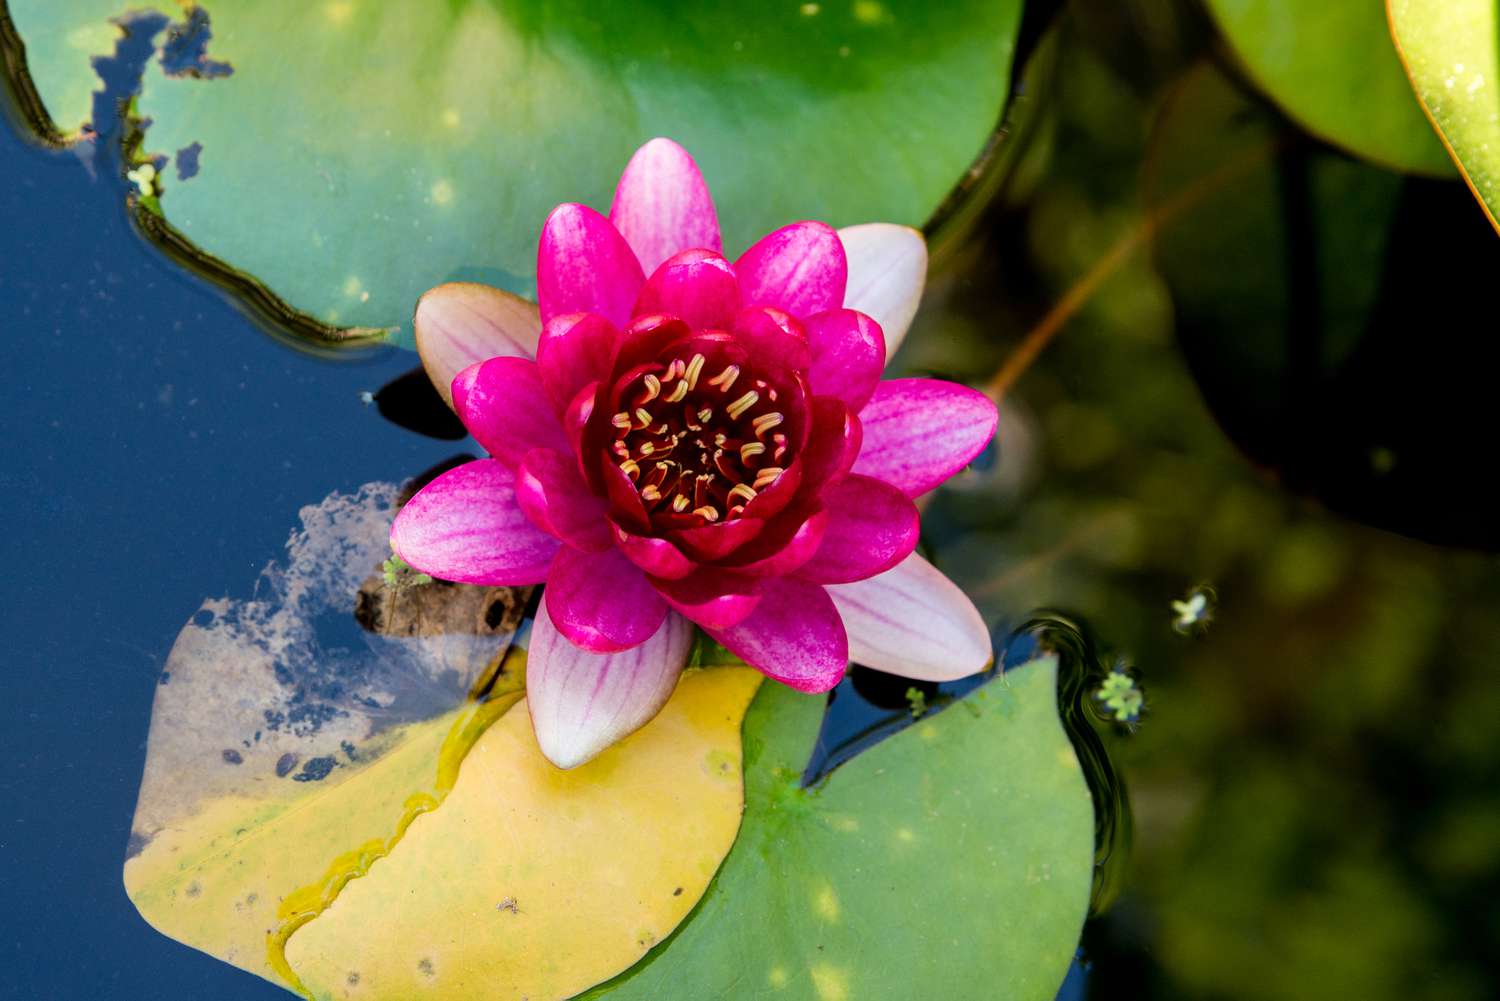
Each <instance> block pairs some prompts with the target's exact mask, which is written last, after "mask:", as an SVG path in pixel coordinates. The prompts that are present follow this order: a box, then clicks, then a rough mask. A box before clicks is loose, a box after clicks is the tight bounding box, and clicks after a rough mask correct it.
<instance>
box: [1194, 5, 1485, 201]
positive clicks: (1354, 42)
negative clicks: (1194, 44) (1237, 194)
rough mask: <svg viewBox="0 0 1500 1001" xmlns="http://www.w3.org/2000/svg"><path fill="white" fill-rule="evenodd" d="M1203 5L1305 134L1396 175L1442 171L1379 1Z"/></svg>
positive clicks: (1448, 167) (1446, 169) (1439, 151)
mask: <svg viewBox="0 0 1500 1001" xmlns="http://www.w3.org/2000/svg"><path fill="white" fill-rule="evenodd" d="M1447 2H1448V0H1433V3H1432V6H1437V5H1441V4H1443V3H1447ZM1477 2H1483V0H1477ZM1491 6H1493V4H1492V5H1491ZM1208 7H1209V10H1210V11H1212V13H1213V16H1214V19H1215V20H1216V21H1217V22H1218V23H1219V26H1220V28H1221V29H1222V30H1223V32H1224V36H1225V38H1226V39H1228V41H1229V44H1230V45H1231V46H1232V47H1233V49H1234V51H1235V53H1236V54H1237V55H1238V56H1239V57H1240V60H1241V61H1242V62H1243V63H1244V65H1245V68H1246V69H1247V70H1248V71H1249V73H1250V75H1251V76H1252V77H1254V79H1255V82H1256V84H1257V85H1259V86H1260V88H1261V89H1262V90H1264V91H1265V92H1266V93H1267V94H1269V95H1270V97H1271V98H1272V99H1273V100H1274V101H1276V103H1277V104H1279V105H1280V106H1281V108H1282V109H1283V110H1284V111H1285V112H1286V113H1287V114H1288V115H1290V116H1291V117H1292V118H1293V119H1295V120H1296V121H1297V122H1298V124H1300V125H1302V126H1303V127H1304V128H1306V129H1307V130H1308V131H1310V132H1312V133H1314V134H1315V135H1317V136H1320V137H1321V138H1323V139H1326V140H1328V141H1329V142H1331V143H1334V144H1335V145H1338V146H1342V147H1343V148H1344V149H1346V150H1348V151H1350V152H1351V153H1354V154H1356V155H1358V156H1362V157H1365V158H1366V159H1369V160H1373V161H1375V162H1376V163H1380V164H1384V165H1386V166H1389V167H1394V168H1396V169H1398V170H1405V171H1412V172H1415V173H1420V174H1432V175H1435V176H1445V175H1449V174H1451V173H1452V171H1453V165H1452V163H1451V162H1449V160H1448V156H1447V154H1446V153H1445V152H1444V150H1443V146H1442V143H1441V142H1439V141H1438V139H1437V137H1436V136H1434V135H1433V134H1432V128H1431V126H1429V125H1428V123H1427V121H1426V120H1425V118H1424V117H1423V115H1422V109H1421V106H1420V105H1419V104H1418V103H1417V102H1416V101H1415V100H1414V99H1413V97H1412V93H1411V86H1410V85H1409V84H1408V83H1407V80H1406V76H1405V74H1404V73H1402V72H1401V63H1400V60H1399V59H1398V58H1397V56H1396V53H1395V51H1394V49H1393V47H1392V45H1391V39H1390V33H1389V31H1388V30H1387V28H1386V20H1385V12H1384V11H1383V10H1382V9H1381V4H1380V2H1379V0H1312V2H1309V0H1208ZM1490 36H1491V41H1492V42H1493V39H1494V32H1493V31H1491V33H1490ZM1492 65H1493V60H1492Z"/></svg>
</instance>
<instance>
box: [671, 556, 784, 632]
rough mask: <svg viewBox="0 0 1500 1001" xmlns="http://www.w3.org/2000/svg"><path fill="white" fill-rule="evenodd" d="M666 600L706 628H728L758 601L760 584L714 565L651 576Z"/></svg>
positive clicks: (743, 617) (741, 620)
mask: <svg viewBox="0 0 1500 1001" xmlns="http://www.w3.org/2000/svg"><path fill="white" fill-rule="evenodd" d="M652 584H654V585H655V586H656V590H657V591H658V592H660V593H661V596H662V597H663V598H665V599H666V600H667V604H669V605H671V606H672V607H673V608H674V609H676V610H677V611H679V612H681V613H682V614H683V615H685V616H687V617H688V618H689V619H692V620H693V621H694V622H696V623H698V625H700V626H702V627H703V628H705V629H727V628H728V627H730V626H733V625H738V624H739V623H740V622H743V621H744V620H745V616H747V615H749V614H750V613H751V612H753V611H755V606H756V605H758V604H759V603H760V584H759V582H758V581H755V580H753V579H751V578H749V577H744V576H741V575H740V574H735V573H727V572H725V571H723V570H720V569H718V568H717V567H703V568H701V569H699V570H697V571H695V572H693V573H692V574H689V575H688V576H687V577H684V578H682V579H681V580H653V581H652Z"/></svg>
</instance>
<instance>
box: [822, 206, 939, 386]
mask: <svg viewBox="0 0 1500 1001" xmlns="http://www.w3.org/2000/svg"><path fill="white" fill-rule="evenodd" d="M839 240H840V241H841V242H842V243H843V244H844V253H845V255H846V256H847V257H848V260H849V285H848V289H847V290H846V291H845V292H844V305H845V306H847V307H848V308H850V309H857V310H859V311H860V312H861V313H864V314H865V315H867V316H869V317H871V318H873V319H874V320H875V322H876V323H878V324H880V329H881V330H883V331H884V332H885V353H886V358H888V359H889V358H890V357H891V356H892V355H894V354H895V353H896V349H897V348H899V347H900V346H901V341H902V339H903V338H905V337H906V331H907V329H908V328H909V327H910V326H911V321H912V318H913V317H914V316H916V315H917V306H918V305H919V304H920V303H921V301H922V286H923V285H924V284H926V282H927V241H926V240H924V239H922V234H921V233H919V232H918V231H916V230H914V229H912V228H911V227H909V226H897V225H895V224H894V223H888V222H871V223H865V224H864V225H862V226H845V227H844V228H843V229H841V230H839Z"/></svg>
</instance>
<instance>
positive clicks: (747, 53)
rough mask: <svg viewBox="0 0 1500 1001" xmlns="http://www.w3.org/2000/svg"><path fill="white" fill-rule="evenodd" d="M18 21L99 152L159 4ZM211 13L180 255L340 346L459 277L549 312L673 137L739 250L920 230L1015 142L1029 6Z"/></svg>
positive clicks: (161, 146) (182, 132)
mask: <svg viewBox="0 0 1500 1001" xmlns="http://www.w3.org/2000/svg"><path fill="white" fill-rule="evenodd" d="M4 2H5V8H6V9H7V10H8V11H9V14H10V15H11V17H12V18H13V19H14V25H15V30H16V32H17V33H18V35H19V38H20V40H21V41H22V42H23V43H24V45H25V70H26V72H28V73H29V74H30V80H31V81H32V82H34V84H35V90H36V92H37V93H38V94H39V95H40V100H41V102H42V103H43V105H44V106H45V111H46V113H47V114H48V115H50V118H51V123H50V125H48V126H47V127H50V128H51V129H52V130H53V131H57V132H60V133H63V134H72V133H74V132H76V130H77V129H78V128H79V127H80V125H81V124H82V123H83V122H84V121H85V120H86V117H87V114H88V108H89V94H90V92H91V91H92V90H94V89H95V88H96V87H97V84H98V80H97V77H96V75H95V73H94V70H93V68H92V67H91V65H90V58H91V57H92V56H97V55H101V54H107V53H109V52H110V51H111V49H112V44H113V38H114V29H113V28H112V27H111V26H110V25H109V23H108V21H107V19H108V18H109V17H112V16H118V15H121V14H123V13H124V12H126V11H132V10H138V9H141V8H142V4H140V3H136V2H130V0H78V2H70V3H67V4H59V3H56V2H54V0H4ZM145 6H146V7H147V8H149V9H151V10H155V11H160V12H165V13H169V14H172V15H173V16H178V17H182V16H185V15H184V13H183V10H182V9H180V8H178V6H177V5H175V4H172V3H167V2H163V0H155V2H154V3H150V4H147V5H145ZM187 10H188V11H189V12H198V13H189V14H188V15H186V16H187V17H188V18H189V20H188V21H186V22H180V23H182V24H183V25H184V27H183V28H181V29H179V32H178V34H179V36H183V35H186V36H187V37H188V39H189V43H182V42H179V45H178V48H179V49H180V50H182V51H185V52H186V53H187V56H186V57H185V58H186V66H185V68H184V64H183V62H182V58H184V57H181V56H180V57H179V59H178V60H177V61H174V60H172V59H168V60H167V61H166V62H167V65H165V66H164V65H163V60H161V59H153V60H152V61H151V62H150V63H149V64H148V65H147V67H146V71H145V77H144V81H143V83H142V90H141V94H140V97H139V100H138V101H137V102H136V107H137V111H138V113H139V114H140V115H141V116H143V117H144V118H145V119H149V125H148V127H147V129H146V132H145V136H144V141H143V146H142V149H143V152H144V154H148V155H166V156H172V155H174V154H175V153H176V152H177V151H179V150H186V149H193V150H195V154H194V157H193V160H194V163H195V165H196V173H195V174H193V175H192V176H191V178H189V179H183V178H181V177H179V176H178V175H177V174H176V173H172V172H168V173H167V176H165V177H163V178H162V180H161V184H160V188H161V190H160V192H159V196H158V198H159V200H158V201H157V202H156V205H157V206H159V210H160V212H161V213H162V214H163V216H164V219H165V223H166V227H167V228H166V229H165V230H163V231H162V233H161V234H159V235H162V236H163V238H170V239H177V238H179V237H180V238H185V239H186V240H187V241H190V242H191V244H192V245H194V246H195V247H196V248H197V250H198V251H199V252H201V253H202V254H206V255H211V256H212V257H213V258H214V259H216V260H217V261H218V262H221V264H222V271H223V272H226V273H238V274H241V275H243V276H247V278H248V277H253V279H255V280H258V281H259V282H261V283H264V285H265V286H266V287H268V288H269V290H270V291H271V292H272V293H274V294H275V295H276V296H279V297H280V298H281V299H282V300H285V302H286V303H288V304H290V306H291V307H292V308H294V309H295V310H297V311H300V312H301V313H302V314H306V315H307V316H309V317H311V318H312V319H313V320H315V321H317V322H319V323H322V324H326V325H327V326H328V327H330V328H337V327H381V328H387V327H400V326H402V325H404V324H406V323H407V321H408V319H409V317H410V315H411V310H412V307H413V304H414V303H415V302H416V299H417V297H418V296H419V295H420V294H421V293H422V292H423V291H425V290H426V289H428V288H430V287H431V286H433V285H436V284H438V283H440V282H442V281H445V280H450V279H473V280H480V281H485V282H488V283H490V284H494V285H499V286H501V287H504V288H506V289H509V290H511V291H514V292H517V293H521V294H529V293H530V292H531V291H532V288H533V278H534V266H535V262H534V258H535V251H536V234H537V231H538V229H539V227H540V225H541V222H542V219H543V218H544V216H545V215H546V213H547V211H548V210H549V209H550V208H551V207H552V206H553V205H555V204H556V203H558V202H561V201H579V200H581V201H585V202H588V203H590V204H593V205H595V206H601V207H604V206H607V205H608V203H609V199H610V195H611V192H612V190H613V185H614V182H615V179H616V178H617V177H618V176H619V172H620V170H621V168H622V167H623V166H624V164H625V163H626V161H627V160H628V159H629V157H630V154H631V153H632V152H633V151H634V149H635V148H636V147H637V146H638V145H639V144H640V143H641V142H643V141H645V140H646V139H649V138H651V137H652V136H655V135H669V136H671V137H673V138H675V139H677V140H678V141H679V142H681V143H683V144H684V145H685V146H687V147H688V148H689V149H690V150H692V151H693V153H694V155H695V156H696V157H697V159H698V161H699V163H700V165H701V166H702V168H703V170H704V172H705V174H706V175H707V177H708V178H709V180H710V183H711V184H712V185H713V189H714V196H715V200H716V202H717V204H718V209H719V213H720V219H721V222H722V224H723V230H724V236H725V244H726V247H729V248H736V247H744V246H746V245H748V244H749V242H751V241H752V240H753V239H755V238H756V237H758V236H759V235H760V234H762V233H764V232H766V231H769V230H771V229H773V228H775V227H776V226H779V225H781V224H783V223H785V222H787V221H789V220H793V219H801V218H818V219H823V220H826V221H828V222H830V223H833V224H834V225H845V224H850V223H859V222H868V221H872V220H884V221H890V222H899V223H907V224H911V225H921V224H922V223H923V222H925V221H926V220H927V218H928V217H929V216H930V215H932V213H933V211H934V210H935V209H936V208H937V206H938V205H939V203H940V202H941V201H942V200H943V198H944V197H945V196H946V195H947V194H948V193H949V191H950V190H951V189H952V188H953V187H954V186H955V185H956V184H957V183H958V182H959V181H960V180H961V179H962V178H963V177H964V175H965V172H966V170H967V168H968V167H969V166H970V164H971V163H973V162H974V160H975V159H976V157H978V155H979V154H980V152H981V150H982V149H983V148H984V146H985V143H986V139H987V137H988V136H989V135H990V133H991V132H992V130H993V129H994V128H995V126H996V124H997V123H998V121H999V118H1000V115H1001V112H1002V110H1003V107H1004V104H1005V99H1006V95H1007V92H1008V88H1009V84H1010V61H1011V57H1012V52H1013V49H1014V45H1015V39H1016V33H1017V30H1018V27H1019V21H1020V11H1021V0H954V2H952V3H947V4H941V5H934V4H930V3H926V2H923V0H855V2H852V3H851V2H842V0H841V2H836V3H833V2H825V3H806V4H799V3H785V4H777V5H774V6H772V7H765V6H755V5H746V4H743V3H739V2H735V0H707V2H705V0H653V2H636V3H608V4H601V3H596V2H592V0H569V2H565V3H543V2H539V0H532V2H507V3H501V2H499V0H457V2H452V3H446V4H433V3H425V2H419V0H382V2H378V3H377V2H375V0H331V2H319V3H304V2H298V0H216V2H210V3H207V4H205V5H204V6H203V7H202V8H196V7H189V8H187ZM134 23H138V24H139V23H143V22H139V21H137V22H134ZM148 30H149V29H148ZM158 44H159V46H167V45H169V33H168V32H165V31H160V32H159V38H158Z"/></svg>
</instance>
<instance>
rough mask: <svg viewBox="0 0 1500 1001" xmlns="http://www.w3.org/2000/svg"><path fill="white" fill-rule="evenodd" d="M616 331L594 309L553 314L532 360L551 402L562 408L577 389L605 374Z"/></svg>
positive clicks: (570, 399)
mask: <svg viewBox="0 0 1500 1001" xmlns="http://www.w3.org/2000/svg"><path fill="white" fill-rule="evenodd" d="M619 339H620V332H619V331H618V330H616V329H615V328H614V325H613V324H611V323H610V322H609V321H608V320H606V319H605V318H604V317H602V316H598V315H597V314H594V313H567V314H564V315H563V316H554V317H553V318H552V319H551V320H549V321H548V322H547V326H546V327H544V328H543V329H542V339H541V342H540V343H539V344H537V349H536V364H537V368H539V369H540V370H541V373H542V384H543V385H544V386H546V387H547V395H548V397H550V398H551V400H552V405H553V406H554V407H555V408H556V409H557V410H558V412H559V413H560V412H562V411H563V410H564V409H566V407H567V406H568V404H569V403H570V402H572V400H573V397H575V396H576V395H578V391H579V390H580V389H582V388H583V387H584V386H587V385H588V384H589V383H591V382H597V381H599V380H600V379H603V378H605V376H607V375H608V374H609V360H610V358H611V357H612V356H613V354H614V349H615V344H616V342H617V341H618V340H619Z"/></svg>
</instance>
